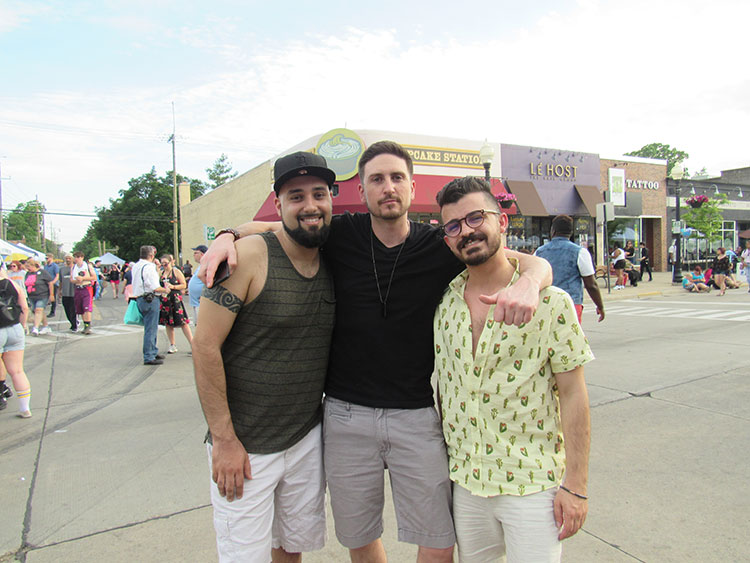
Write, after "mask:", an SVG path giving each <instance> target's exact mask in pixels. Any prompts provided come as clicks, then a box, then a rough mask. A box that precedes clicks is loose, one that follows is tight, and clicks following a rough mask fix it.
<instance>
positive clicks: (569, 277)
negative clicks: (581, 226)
mask: <svg viewBox="0 0 750 563" xmlns="http://www.w3.org/2000/svg"><path fill="white" fill-rule="evenodd" d="M572 235H573V218H572V217H570V216H569V215H558V216H557V217H555V218H554V219H553V220H552V228H551V229H550V236H551V237H552V240H551V241H549V242H548V243H547V244H544V245H542V246H540V247H539V248H537V249H536V252H535V254H536V255H537V256H540V257H541V258H544V259H545V260H547V262H549V263H550V265H551V266H552V275H553V280H552V285H554V286H555V287H559V288H560V289H563V290H565V291H566V292H567V293H568V295H570V297H571V298H572V299H573V304H574V305H575V306H576V313H577V314H578V322H579V323H580V322H581V314H582V313H583V288H584V287H585V288H586V291H587V292H588V294H589V296H590V297H591V300H592V301H593V302H594V304H595V305H596V314H597V315H599V322H601V321H603V320H604V302H603V301H602V294H601V293H600V292H599V286H598V285H596V278H595V277H594V274H595V270H594V264H593V263H592V262H591V254H589V252H588V251H587V250H586V249H585V248H583V247H582V246H579V245H577V244H576V243H574V242H571V240H570V237H571V236H572Z"/></svg>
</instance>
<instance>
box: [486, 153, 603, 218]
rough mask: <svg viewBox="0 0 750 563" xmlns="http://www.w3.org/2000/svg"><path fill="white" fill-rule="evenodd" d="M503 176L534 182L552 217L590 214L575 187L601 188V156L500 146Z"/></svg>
mask: <svg viewBox="0 0 750 563" xmlns="http://www.w3.org/2000/svg"><path fill="white" fill-rule="evenodd" d="M500 156H501V166H502V170H503V176H504V177H505V178H507V179H508V180H519V181H526V182H533V184H534V187H535V188H536V190H537V192H538V194H539V197H540V198H541V200H542V201H543V202H544V206H545V208H546V209H547V211H548V212H549V213H550V214H551V215H558V214H560V213H567V214H569V215H574V216H583V215H588V211H587V210H586V207H585V206H584V204H583V202H582V201H581V198H580V197H579V195H578V193H577V192H576V189H575V186H576V184H578V185H587V186H599V185H600V184H601V176H600V175H601V172H600V167H599V155H598V154H594V153H586V152H580V151H567V150H560V149H551V148H539V147H531V146H527V145H507V144H503V145H501V146H500Z"/></svg>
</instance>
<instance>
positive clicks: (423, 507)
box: [323, 397, 456, 549]
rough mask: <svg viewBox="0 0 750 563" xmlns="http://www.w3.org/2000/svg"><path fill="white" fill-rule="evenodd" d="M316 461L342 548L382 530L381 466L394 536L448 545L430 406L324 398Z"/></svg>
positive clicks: (445, 492)
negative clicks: (320, 449)
mask: <svg viewBox="0 0 750 563" xmlns="http://www.w3.org/2000/svg"><path fill="white" fill-rule="evenodd" d="M323 458H324V464H325V471H326V478H327V480H328V490H329V493H330V495H331V508H332V510H333V518H334V522H335V527H336V536H337V538H338V540H339V542H341V544H342V545H343V546H345V547H348V548H350V549H356V548H358V547H362V546H365V545H367V544H369V543H370V542H372V541H374V540H376V539H378V538H379V537H380V536H381V535H382V533H383V504H384V502H385V496H384V490H383V489H384V481H385V469H388V472H389V475H390V480H391V488H392V492H393V504H394V507H395V509H396V520H397V523H398V539H399V541H403V542H407V543H412V544H416V545H420V546H424V547H431V548H436V549H445V548H448V547H451V546H452V545H453V544H454V543H455V541H456V535H455V532H454V529H453V519H452V517H451V481H450V478H449V476H448V456H447V454H446V451H445V443H444V441H443V433H442V430H441V428H440V419H439V416H438V413H437V411H436V410H435V408H434V407H428V408H422V409H376V408H371V407H363V406H361V405H355V404H352V403H347V402H345V401H340V400H338V399H334V398H332V397H326V399H325V414H324V419H323Z"/></svg>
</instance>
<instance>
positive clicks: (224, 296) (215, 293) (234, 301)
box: [201, 285, 242, 315]
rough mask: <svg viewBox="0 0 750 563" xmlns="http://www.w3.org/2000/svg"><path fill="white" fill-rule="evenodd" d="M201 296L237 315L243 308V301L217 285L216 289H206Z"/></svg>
mask: <svg viewBox="0 0 750 563" xmlns="http://www.w3.org/2000/svg"><path fill="white" fill-rule="evenodd" d="M201 296H202V297H205V298H206V299H210V300H211V301H213V302H214V303H216V304H217V305H220V306H221V307H225V308H226V309H229V310H230V311H231V312H232V313H234V314H235V315H236V314H237V313H239V312H240V309H241V308H242V300H241V299H240V298H239V297H237V296H236V295H235V294H234V293H232V292H231V291H229V290H228V289H225V288H224V287H222V286H220V285H215V286H214V287H210V288H209V287H204V288H203V293H202V294H201Z"/></svg>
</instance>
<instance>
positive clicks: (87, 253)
mask: <svg viewBox="0 0 750 563" xmlns="http://www.w3.org/2000/svg"><path fill="white" fill-rule="evenodd" d="M96 223H97V220H96V219H94V220H93V221H92V222H91V224H90V225H89V228H88V229H87V230H86V234H85V235H84V237H83V238H82V239H81V240H79V241H78V242H77V243H75V245H73V252H78V251H80V252H83V255H84V257H85V259H86V260H88V259H89V258H93V257H94V256H98V255H99V245H98V244H97V242H96Z"/></svg>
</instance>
